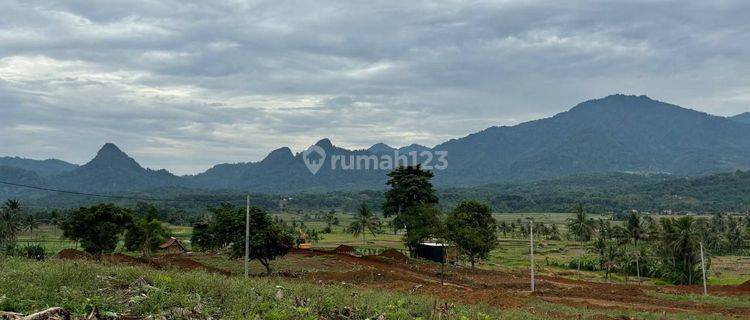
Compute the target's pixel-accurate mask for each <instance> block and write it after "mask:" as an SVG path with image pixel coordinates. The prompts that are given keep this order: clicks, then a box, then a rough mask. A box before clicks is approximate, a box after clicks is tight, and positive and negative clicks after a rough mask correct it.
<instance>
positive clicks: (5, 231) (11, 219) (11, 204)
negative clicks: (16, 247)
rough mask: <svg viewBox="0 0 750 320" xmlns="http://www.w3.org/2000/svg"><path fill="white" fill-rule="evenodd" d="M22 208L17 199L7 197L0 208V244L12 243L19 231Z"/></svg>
mask: <svg viewBox="0 0 750 320" xmlns="http://www.w3.org/2000/svg"><path fill="white" fill-rule="evenodd" d="M22 213H23V210H22V208H21V202H20V201H18V200H17V199H8V200H7V201H5V203H3V207H2V209H0V244H2V243H8V244H11V245H12V244H14V243H15V242H16V237H17V236H18V233H19V232H21V225H22V221H21V215H22Z"/></svg>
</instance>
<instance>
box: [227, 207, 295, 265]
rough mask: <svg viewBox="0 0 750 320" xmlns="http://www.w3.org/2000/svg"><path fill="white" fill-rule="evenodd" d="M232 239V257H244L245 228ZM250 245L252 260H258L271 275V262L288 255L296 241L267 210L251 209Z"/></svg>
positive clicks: (233, 235)
mask: <svg viewBox="0 0 750 320" xmlns="http://www.w3.org/2000/svg"><path fill="white" fill-rule="evenodd" d="M243 216H244V215H243ZM243 226H244V225H243ZM232 238H233V240H234V241H233V242H234V244H233V245H232V255H233V256H234V257H237V258H239V257H242V256H244V254H245V246H244V240H245V231H244V227H243V229H242V231H241V232H239V233H234V234H232ZM249 244H250V245H249V248H250V250H249V251H250V256H249V258H250V260H258V262H260V264H262V265H263V267H265V268H266V273H267V274H268V275H270V274H271V271H272V270H271V261H273V260H275V259H276V258H278V257H281V256H284V255H285V254H287V253H288V252H289V250H291V249H292V246H293V245H294V240H293V239H292V236H291V235H289V234H288V233H287V232H286V231H284V229H283V228H282V227H281V226H280V225H279V224H277V223H276V222H274V221H273V219H272V218H271V216H270V215H268V213H267V212H266V211H265V210H263V209H261V208H259V207H251V208H250V242H249Z"/></svg>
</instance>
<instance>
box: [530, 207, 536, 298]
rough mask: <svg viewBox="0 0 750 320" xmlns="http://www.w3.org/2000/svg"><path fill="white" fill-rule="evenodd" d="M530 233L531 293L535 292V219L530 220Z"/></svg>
mask: <svg viewBox="0 0 750 320" xmlns="http://www.w3.org/2000/svg"><path fill="white" fill-rule="evenodd" d="M529 231H530V234H531V240H530V242H529V244H530V246H531V292H534V289H535V288H534V287H535V284H534V219H529Z"/></svg>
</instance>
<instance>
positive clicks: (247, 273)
mask: <svg viewBox="0 0 750 320" xmlns="http://www.w3.org/2000/svg"><path fill="white" fill-rule="evenodd" d="M249 263H250V195H249V194H248V195H247V203H246V205H245V278H248V277H249V276H250V271H249V270H250V269H249Z"/></svg>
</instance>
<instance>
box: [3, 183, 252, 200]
mask: <svg viewBox="0 0 750 320" xmlns="http://www.w3.org/2000/svg"><path fill="white" fill-rule="evenodd" d="M0 184H5V185H9V186H14V187H21V188H28V189H35V190H42V191H50V192H58V193H66V194H72V195H79V196H89V197H99V198H111V199H122V200H135V201H165V202H170V201H197V202H233V201H243V199H239V198H238V199H204V200H202V199H159V198H147V197H132V196H118V195H107V194H96V193H87V192H79V191H71V190H62V189H54V188H48V187H37V186H30V185H25V184H20V183H13V182H7V181H1V180H0Z"/></svg>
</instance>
